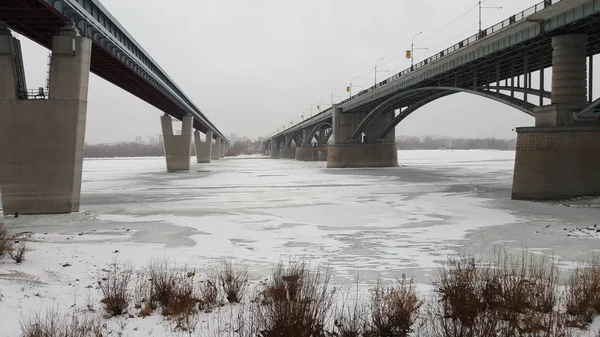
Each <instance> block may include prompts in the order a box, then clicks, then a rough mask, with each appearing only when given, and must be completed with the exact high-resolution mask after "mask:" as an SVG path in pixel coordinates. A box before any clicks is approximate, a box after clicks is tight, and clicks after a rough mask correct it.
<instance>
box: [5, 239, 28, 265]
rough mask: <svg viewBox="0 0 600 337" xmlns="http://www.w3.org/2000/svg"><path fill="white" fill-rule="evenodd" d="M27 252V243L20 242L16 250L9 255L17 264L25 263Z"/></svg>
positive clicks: (13, 249) (12, 250)
mask: <svg viewBox="0 0 600 337" xmlns="http://www.w3.org/2000/svg"><path fill="white" fill-rule="evenodd" d="M25 252H27V245H26V244H25V242H20V243H19V244H17V245H16V248H15V247H13V248H12V249H11V250H10V251H9V252H8V254H9V255H10V257H11V258H12V259H13V260H15V262H16V263H21V262H23V261H25Z"/></svg>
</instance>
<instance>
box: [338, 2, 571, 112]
mask: <svg viewBox="0 0 600 337" xmlns="http://www.w3.org/2000/svg"><path fill="white" fill-rule="evenodd" d="M561 1H563V0H545V1H542V2H540V3H538V4H536V5H533V6H531V7H529V8H527V9H525V10H524V11H522V12H520V13H517V14H515V15H513V16H511V17H510V18H508V19H506V20H504V21H501V22H499V23H497V24H495V25H493V26H491V27H489V28H487V29H484V30H482V31H481V32H480V33H477V34H475V35H472V36H470V37H468V38H466V39H464V40H462V41H460V42H458V43H456V44H454V45H453V46H451V47H448V48H446V49H444V50H442V51H441V52H439V53H437V54H435V55H433V56H431V57H429V58H427V59H425V60H423V61H421V62H419V63H417V64H415V65H414V66H412V67H410V68H407V69H405V70H403V71H401V72H399V73H397V74H396V75H393V76H391V77H389V78H387V79H385V80H383V81H381V82H379V83H377V84H376V85H373V86H371V87H370V88H368V89H364V90H362V91H360V92H359V93H358V94H356V95H354V96H352V97H349V98H346V99H345V100H343V101H341V102H339V103H338V104H343V103H346V102H348V101H351V100H353V99H354V98H356V97H359V96H362V95H364V94H366V93H367V92H370V91H373V90H375V89H377V88H379V87H381V86H384V85H386V84H388V83H390V82H392V81H395V80H398V79H400V78H402V77H404V76H406V75H408V74H410V73H412V72H413V71H415V70H417V69H420V68H422V67H424V66H426V65H428V64H430V63H433V62H435V61H437V60H439V59H441V58H443V57H445V56H448V55H450V54H452V53H454V52H456V51H458V50H460V49H462V48H465V47H467V46H469V45H471V44H473V43H475V42H477V41H479V40H480V39H483V38H485V37H487V36H488V35H491V34H493V33H496V32H498V31H500V30H502V29H504V28H507V27H510V26H512V25H514V24H516V23H518V22H521V21H523V20H525V19H527V18H528V17H529V16H531V15H533V14H536V13H538V12H540V11H542V10H544V9H546V8H548V7H550V6H552V5H554V4H556V3H559V2H561Z"/></svg>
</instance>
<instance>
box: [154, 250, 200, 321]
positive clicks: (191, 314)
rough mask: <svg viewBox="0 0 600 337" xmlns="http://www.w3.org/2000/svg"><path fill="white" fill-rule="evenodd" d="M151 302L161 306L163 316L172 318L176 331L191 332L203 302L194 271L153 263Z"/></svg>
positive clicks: (165, 263)
mask: <svg viewBox="0 0 600 337" xmlns="http://www.w3.org/2000/svg"><path fill="white" fill-rule="evenodd" d="M149 273H150V284H151V290H150V292H151V295H150V298H151V302H152V303H154V302H156V303H159V304H160V305H161V314H162V315H163V316H169V317H171V318H172V319H173V320H174V322H175V326H174V329H175V330H183V331H190V330H191V329H193V326H195V323H196V322H195V314H196V313H197V311H198V307H199V306H198V304H200V302H201V300H200V299H199V298H198V295H197V294H196V291H195V286H194V278H195V275H196V273H195V272H194V271H190V270H187V269H186V268H183V269H182V270H177V268H176V267H175V266H170V265H169V264H168V263H167V262H166V261H162V262H158V261H153V262H151V264H150V267H149Z"/></svg>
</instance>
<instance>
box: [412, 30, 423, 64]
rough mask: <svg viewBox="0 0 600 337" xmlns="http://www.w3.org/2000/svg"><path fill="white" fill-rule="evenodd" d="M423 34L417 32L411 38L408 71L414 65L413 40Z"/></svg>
mask: <svg viewBox="0 0 600 337" xmlns="http://www.w3.org/2000/svg"><path fill="white" fill-rule="evenodd" d="M421 34H423V32H418V33H417V34H415V36H413V38H412V41H411V42H410V69H412V68H413V65H414V54H415V38H416V37H417V36H419V35H421Z"/></svg>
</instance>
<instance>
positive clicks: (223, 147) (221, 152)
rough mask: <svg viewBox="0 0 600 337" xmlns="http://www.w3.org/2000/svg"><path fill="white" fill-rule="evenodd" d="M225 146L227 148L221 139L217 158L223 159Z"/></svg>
mask: <svg viewBox="0 0 600 337" xmlns="http://www.w3.org/2000/svg"><path fill="white" fill-rule="evenodd" d="M226 146H227V144H225V141H224V140H223V138H221V147H220V148H219V150H221V151H220V153H219V156H220V157H221V158H224V157H225V147H226Z"/></svg>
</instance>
